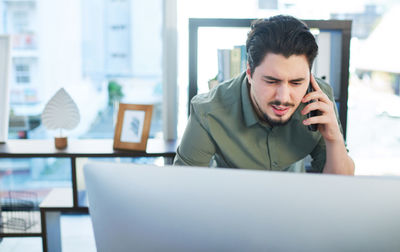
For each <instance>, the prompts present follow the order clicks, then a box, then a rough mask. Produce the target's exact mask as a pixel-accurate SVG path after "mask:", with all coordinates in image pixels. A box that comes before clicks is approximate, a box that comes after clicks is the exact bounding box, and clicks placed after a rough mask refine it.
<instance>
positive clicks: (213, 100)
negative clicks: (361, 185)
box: [174, 15, 354, 175]
mask: <svg viewBox="0 0 400 252" xmlns="http://www.w3.org/2000/svg"><path fill="white" fill-rule="evenodd" d="M246 49H247V54H248V60H247V70H246V72H245V73H243V74H241V75H240V76H238V77H236V78H234V79H232V80H230V81H227V82H225V83H223V84H220V85H219V86H217V87H216V88H214V89H212V90H211V91H210V92H209V93H207V94H200V95H197V96H196V97H194V98H193V99H192V101H191V112H190V117H189V121H188V124H187V127H186V130H185V133H184V135H183V138H182V142H181V144H180V146H179V147H178V150H177V155H176V157H175V160H174V164H176V165H192V166H209V165H212V164H214V165H216V166H218V167H232V168H246V169H259V170H261V169H264V170H275V171H297V172H304V171H305V169H304V165H303V160H304V158H305V157H306V156H308V155H311V158H312V162H311V171H312V172H324V173H335V174H348V175H352V174H354V163H353V161H352V159H351V158H350V157H349V156H348V154H347V150H346V147H345V143H344V139H343V136H342V132H341V131H342V129H341V125H340V122H339V119H338V116H337V111H336V106H335V105H334V104H335V103H334V98H333V94H332V89H331V87H330V86H329V84H327V83H325V82H323V81H322V80H318V82H317V81H316V79H315V78H314V77H313V76H312V75H311V67H312V64H313V61H314V59H315V57H316V56H317V53H318V46H317V44H316V41H315V38H314V36H313V35H312V34H311V33H310V31H309V29H308V27H307V26H306V25H305V24H304V23H303V22H301V21H299V20H297V19H296V18H294V17H291V16H281V15H280V16H275V17H271V18H269V19H264V20H257V21H255V22H254V23H253V24H252V26H251V31H250V32H249V34H248V38H247V42H246ZM309 85H311V86H312V88H313V90H314V91H312V92H310V93H307V88H308V87H309ZM312 100H313V101H314V102H312V103H309V104H308V102H310V101H312ZM310 111H318V114H317V115H316V116H314V117H310V118H307V116H306V114H307V113H309V112H310ZM311 124H317V127H318V130H317V131H310V130H309V129H308V127H307V126H308V125H311Z"/></svg>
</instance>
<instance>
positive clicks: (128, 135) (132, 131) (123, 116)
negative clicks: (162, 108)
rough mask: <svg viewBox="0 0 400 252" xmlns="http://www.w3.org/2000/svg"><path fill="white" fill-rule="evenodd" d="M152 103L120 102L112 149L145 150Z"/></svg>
mask: <svg viewBox="0 0 400 252" xmlns="http://www.w3.org/2000/svg"><path fill="white" fill-rule="evenodd" d="M152 113H153V105H138V104H126V103H120V104H119V109H118V117H117V123H116V126H115V132H114V144H113V147H114V149H122V150H137V151H146V147H147V139H148V137H149V132H150V125H151V116H152Z"/></svg>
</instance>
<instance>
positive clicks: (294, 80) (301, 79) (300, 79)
mask: <svg viewBox="0 0 400 252" xmlns="http://www.w3.org/2000/svg"><path fill="white" fill-rule="evenodd" d="M303 80H305V78H297V79H293V80H290V82H300V81H303Z"/></svg>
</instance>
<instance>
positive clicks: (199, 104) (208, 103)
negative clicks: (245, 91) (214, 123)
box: [191, 74, 246, 114]
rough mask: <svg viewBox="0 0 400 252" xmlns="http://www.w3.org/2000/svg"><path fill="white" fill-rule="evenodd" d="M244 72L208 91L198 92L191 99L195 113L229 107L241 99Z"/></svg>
mask: <svg viewBox="0 0 400 252" xmlns="http://www.w3.org/2000/svg"><path fill="white" fill-rule="evenodd" d="M245 77H246V75H245V74H241V75H239V76H238V77H236V78H234V79H231V80H228V81H226V82H223V83H221V84H219V85H218V86H216V87H214V88H213V89H211V90H210V91H209V92H208V93H203V94H198V95H196V96H195V97H193V99H192V101H191V106H192V109H193V110H194V111H195V112H196V113H201V114H203V113H208V112H211V111H213V112H215V111H221V110H226V109H229V108H230V107H231V106H234V105H236V104H237V103H238V102H240V101H241V86H242V82H243V81H244V78H245Z"/></svg>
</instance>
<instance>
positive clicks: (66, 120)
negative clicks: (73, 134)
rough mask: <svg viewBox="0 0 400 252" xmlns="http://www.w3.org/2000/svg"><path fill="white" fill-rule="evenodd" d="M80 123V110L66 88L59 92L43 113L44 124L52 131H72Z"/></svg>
mask: <svg viewBox="0 0 400 252" xmlns="http://www.w3.org/2000/svg"><path fill="white" fill-rule="evenodd" d="M79 121H80V115H79V109H78V107H77V106H76V104H75V102H74V100H72V98H71V96H70V95H69V94H68V93H67V92H66V91H65V89H64V88H61V89H60V90H58V91H57V93H56V94H55V95H54V96H53V97H52V98H51V99H50V101H49V102H48V103H47V104H46V106H45V108H44V110H43V113H42V123H43V124H44V126H46V128H47V129H50V130H55V129H66V130H72V129H74V128H75V127H76V126H77V125H78V123H79Z"/></svg>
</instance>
